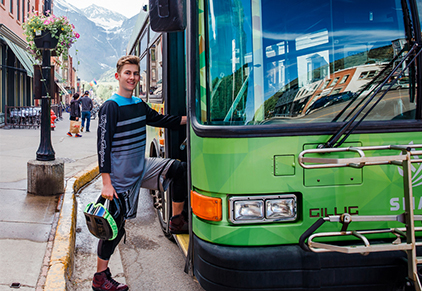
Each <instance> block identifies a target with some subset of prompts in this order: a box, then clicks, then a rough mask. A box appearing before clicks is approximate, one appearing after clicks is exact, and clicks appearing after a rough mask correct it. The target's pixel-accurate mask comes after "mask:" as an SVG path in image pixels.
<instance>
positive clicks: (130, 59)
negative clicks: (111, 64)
mask: <svg viewBox="0 0 422 291" xmlns="http://www.w3.org/2000/svg"><path fill="white" fill-rule="evenodd" d="M140 61H141V59H140V58H139V57H137V56H134V55H128V56H123V57H121V58H120V59H119V60H118V61H117V65H116V69H117V73H119V74H120V72H121V71H122V68H123V66H124V65H127V64H132V65H137V66H138V71H139V62H140Z"/></svg>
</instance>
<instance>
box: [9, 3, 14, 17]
mask: <svg viewBox="0 0 422 291" xmlns="http://www.w3.org/2000/svg"><path fill="white" fill-rule="evenodd" d="M9 12H10V13H12V14H13V0H10V10H9Z"/></svg>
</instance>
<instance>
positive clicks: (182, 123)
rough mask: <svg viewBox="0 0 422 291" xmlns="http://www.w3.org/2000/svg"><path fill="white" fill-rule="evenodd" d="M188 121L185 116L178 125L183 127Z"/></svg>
mask: <svg viewBox="0 0 422 291" xmlns="http://www.w3.org/2000/svg"><path fill="white" fill-rule="evenodd" d="M187 121H188V118H187V116H182V120H180V125H185V124H186V123H187Z"/></svg>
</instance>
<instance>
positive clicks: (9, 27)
mask: <svg viewBox="0 0 422 291" xmlns="http://www.w3.org/2000/svg"><path fill="white" fill-rule="evenodd" d="M43 3H44V2H43V1H41V0H0V124H1V123H4V114H5V112H6V108H7V107H8V106H31V105H33V103H34V101H33V84H32V83H33V75H34V69H33V58H32V56H31V55H30V54H29V53H28V52H27V51H26V47H27V43H26V39H25V36H24V34H23V28H22V23H24V22H25V21H26V20H27V18H28V16H29V14H30V13H32V12H35V11H42V9H43Z"/></svg>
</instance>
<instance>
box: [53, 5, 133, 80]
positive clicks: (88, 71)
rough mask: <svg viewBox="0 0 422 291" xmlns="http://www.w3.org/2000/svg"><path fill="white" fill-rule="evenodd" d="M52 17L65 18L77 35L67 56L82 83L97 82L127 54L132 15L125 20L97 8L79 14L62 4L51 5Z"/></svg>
mask: <svg viewBox="0 0 422 291" xmlns="http://www.w3.org/2000/svg"><path fill="white" fill-rule="evenodd" d="M139 10H140V9H139ZM53 13H54V14H55V15H56V16H66V17H67V18H68V19H69V22H70V23H72V24H74V25H75V30H76V31H77V32H78V33H79V34H80V37H79V39H78V40H77V42H76V43H75V44H74V45H73V46H72V48H71V50H70V54H71V56H72V57H74V62H73V64H74V67H75V68H76V69H77V71H78V72H77V74H78V76H79V78H81V80H85V81H91V80H93V79H99V77H100V76H101V75H102V74H103V73H104V72H106V71H107V70H110V69H112V68H115V66H116V62H117V60H118V59H119V58H120V57H121V56H123V55H125V54H126V46H127V43H128V41H129V38H130V36H131V34H132V30H133V27H134V26H135V23H136V19H137V17H138V15H135V16H133V17H131V18H129V19H128V18H126V17H125V16H123V15H121V14H119V13H116V12H113V11H111V10H108V9H106V8H103V7H99V6H96V5H91V6H89V7H87V8H85V9H83V10H81V9H78V8H76V7H75V6H73V5H71V4H69V3H67V2H66V1H65V0H55V1H54V7H53ZM76 50H77V54H76ZM78 61H79V65H78Z"/></svg>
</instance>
